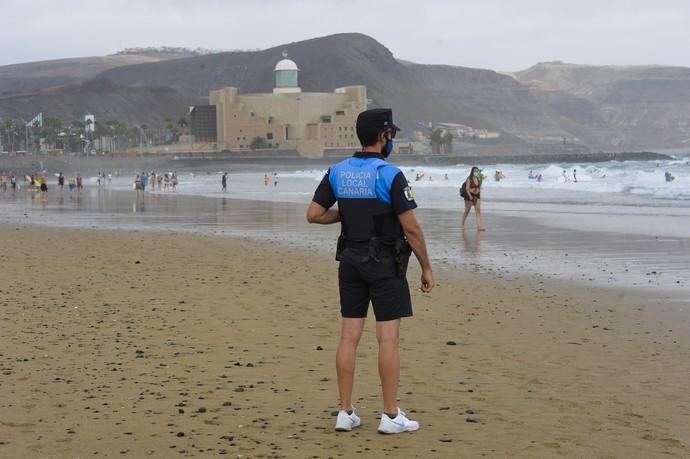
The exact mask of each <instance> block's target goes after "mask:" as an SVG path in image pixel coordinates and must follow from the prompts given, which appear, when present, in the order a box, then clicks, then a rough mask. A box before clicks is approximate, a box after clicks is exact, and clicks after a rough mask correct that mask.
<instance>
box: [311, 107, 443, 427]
mask: <svg viewBox="0 0 690 459" xmlns="http://www.w3.org/2000/svg"><path fill="white" fill-rule="evenodd" d="M398 130H399V129H398V127H397V126H396V125H395V124H393V112H392V111H391V110H390V109H375V110H367V111H365V112H362V113H360V114H359V116H358V118H357V137H358V138H359V141H360V143H361V145H362V151H360V152H357V153H355V154H354V156H353V157H352V158H348V159H346V160H344V161H342V162H340V163H338V164H336V165H334V166H332V167H331V168H330V169H329V170H328V172H327V173H326V175H325V176H324V178H323V180H322V181H321V183H320V184H319V186H318V188H317V189H316V192H315V194H314V198H313V200H312V203H311V204H310V206H309V209H308V211H307V220H308V221H309V222H310V223H319V224H323V225H328V224H332V223H337V222H340V223H341V236H340V238H339V239H338V249H337V254H336V259H338V260H340V266H339V268H338V284H339V290H340V312H341V315H342V329H341V337H340V344H339V346H338V352H337V354H336V370H337V373H338V390H339V392H340V408H341V409H340V412H339V413H338V417H337V420H336V425H335V429H336V430H338V431H349V430H352V428H354V427H357V426H359V425H360V418H359V417H358V416H357V414H356V413H355V408H354V407H353V405H352V387H353V383H354V370H355V355H356V352H357V344H358V343H359V339H360V337H361V336H362V330H363V329H364V320H365V318H366V315H367V309H368V308H369V302H371V303H372V306H373V310H374V315H375V317H376V337H377V340H378V343H379V376H380V378H381V386H382V389H383V413H382V414H381V421H380V423H379V427H378V431H379V432H381V433H386V434H394V433H401V432H412V431H415V430H417V429H419V423H417V422H416V421H412V420H410V419H408V418H407V417H406V415H405V413H404V412H403V411H401V410H400V408H399V407H398V405H397V398H398V382H399V379H400V354H399V349H398V341H399V332H400V319H401V318H403V317H409V316H412V302H411V299H410V290H409V286H408V284H407V279H406V277H405V272H406V270H407V261H408V259H409V256H410V252H411V251H412V252H414V254H415V256H416V257H417V260H418V261H419V263H420V265H421V267H422V280H421V289H422V291H424V292H429V291H431V289H432V288H433V286H434V280H433V276H432V272H431V265H430V263H429V257H428V255H427V250H426V244H425V242H424V235H423V233H422V229H421V228H420V226H419V224H418V223H417V219H416V217H415V214H414V211H413V209H415V208H416V207H417V204H416V203H415V201H414V198H413V196H412V191H411V189H410V186H409V184H408V183H407V179H406V178H405V176H404V175H403V173H402V172H401V171H400V169H398V168H397V167H395V166H392V165H390V164H388V163H387V162H386V161H385V158H387V157H388V155H389V154H390V153H391V151H392V147H393V137H395V133H396V131H398ZM336 202H337V203H338V208H337V209H332V208H331V207H332V206H333V205H334V204H335V203H336Z"/></svg>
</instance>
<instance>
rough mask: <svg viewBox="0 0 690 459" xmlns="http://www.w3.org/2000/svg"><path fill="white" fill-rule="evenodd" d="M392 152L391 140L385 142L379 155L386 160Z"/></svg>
mask: <svg viewBox="0 0 690 459" xmlns="http://www.w3.org/2000/svg"><path fill="white" fill-rule="evenodd" d="M392 151H393V140H391V139H388V140H386V144H385V145H384V146H383V148H382V149H381V155H383V157H384V158H388V156H390V154H391V152H392Z"/></svg>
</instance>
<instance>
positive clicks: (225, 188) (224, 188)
mask: <svg viewBox="0 0 690 459" xmlns="http://www.w3.org/2000/svg"><path fill="white" fill-rule="evenodd" d="M220 182H221V187H222V191H223V193H227V191H228V173H227V172H223V177H221V179H220Z"/></svg>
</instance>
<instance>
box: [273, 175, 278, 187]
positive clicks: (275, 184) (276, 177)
mask: <svg viewBox="0 0 690 459" xmlns="http://www.w3.org/2000/svg"><path fill="white" fill-rule="evenodd" d="M277 186H278V173H277V172H274V173H273V188H275V187H277Z"/></svg>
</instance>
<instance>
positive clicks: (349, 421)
mask: <svg viewBox="0 0 690 459" xmlns="http://www.w3.org/2000/svg"><path fill="white" fill-rule="evenodd" d="M361 424H362V421H361V420H360V419H359V416H357V414H355V407H354V406H353V407H352V414H347V411H345V410H340V412H338V417H337V418H336V421H335V430H337V431H338V432H349V431H351V430H352V429H354V428H355V427H359V426H360V425H361Z"/></svg>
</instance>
